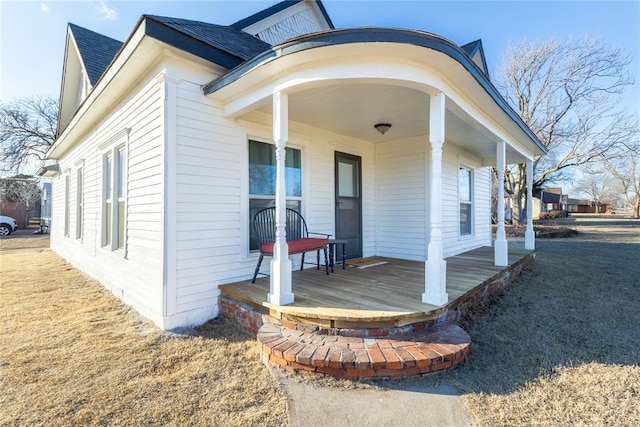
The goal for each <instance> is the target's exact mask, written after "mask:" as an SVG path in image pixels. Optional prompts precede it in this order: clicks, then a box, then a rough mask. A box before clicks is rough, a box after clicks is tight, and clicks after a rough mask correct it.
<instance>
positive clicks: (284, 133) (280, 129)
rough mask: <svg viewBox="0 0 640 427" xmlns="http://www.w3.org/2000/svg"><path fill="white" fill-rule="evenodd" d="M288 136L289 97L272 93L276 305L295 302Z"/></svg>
mask: <svg viewBox="0 0 640 427" xmlns="http://www.w3.org/2000/svg"><path fill="white" fill-rule="evenodd" d="M288 138H289V98H288V95H287V94H286V93H282V92H276V93H274V94H273V141H274V142H275V144H276V241H275V244H274V246H273V259H272V260H271V277H270V279H271V283H270V288H269V295H268V301H269V302H270V303H272V304H275V305H286V304H291V303H292V302H293V293H292V292H291V260H289V245H287V230H286V209H287V187H286V184H285V146H286V145H287V139H288Z"/></svg>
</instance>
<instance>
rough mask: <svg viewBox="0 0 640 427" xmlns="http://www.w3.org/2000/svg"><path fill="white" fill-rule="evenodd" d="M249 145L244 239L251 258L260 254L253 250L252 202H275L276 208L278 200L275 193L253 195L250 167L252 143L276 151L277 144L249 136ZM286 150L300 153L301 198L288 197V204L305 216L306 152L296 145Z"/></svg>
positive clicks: (247, 145)
mask: <svg viewBox="0 0 640 427" xmlns="http://www.w3.org/2000/svg"><path fill="white" fill-rule="evenodd" d="M246 141H247V144H246V150H247V151H246V156H245V159H246V165H247V167H246V177H247V178H246V179H247V181H246V182H247V185H246V195H247V197H246V200H247V202H246V203H247V219H248V223H247V224H248V227H247V228H246V237H245V238H244V241H245V245H246V248H247V251H246V254H247V255H249V256H251V255H253V254H257V253H259V249H258V248H254V249H252V248H251V239H252V235H253V230H252V227H253V225H252V218H251V212H252V208H251V201H252V200H273V201H274V206H275V200H276V196H275V191H274V194H273V195H272V196H270V195H264V194H256V195H253V194H252V193H251V176H250V167H251V161H250V156H251V143H252V142H256V143H260V144H267V145H269V146H270V147H271V148H272V149H274V150H275V144H274V143H273V141H269V140H266V139H265V138H260V137H255V136H253V135H247V139H246ZM286 150H287V151H288V150H296V151H298V152H299V153H300V195H299V196H286V197H285V200H286V203H287V204H288V203H289V202H297V203H298V206H299V212H300V213H301V214H302V215H304V213H303V212H304V211H303V209H304V193H305V189H304V169H305V168H304V165H305V161H304V150H303V148H302V147H300V146H298V145H294V144H287V146H286Z"/></svg>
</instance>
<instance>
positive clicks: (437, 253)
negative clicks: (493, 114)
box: [422, 92, 449, 306]
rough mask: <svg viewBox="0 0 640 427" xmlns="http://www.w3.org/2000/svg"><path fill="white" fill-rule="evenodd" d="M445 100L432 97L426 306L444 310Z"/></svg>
mask: <svg viewBox="0 0 640 427" xmlns="http://www.w3.org/2000/svg"><path fill="white" fill-rule="evenodd" d="M444 115H445V96H444V94H443V93H442V92H440V93H437V94H435V95H431V98H430V111H429V143H430V144H431V177H430V181H431V191H430V193H431V196H430V212H429V215H430V218H431V220H430V224H429V226H430V230H431V232H430V238H429V246H428V247H427V261H426V262H425V285H424V293H423V294H422V302H424V303H426V304H432V305H437V306H441V305H444V304H446V303H447V302H448V301H449V295H447V263H446V261H445V260H444V257H443V249H442V145H443V144H444Z"/></svg>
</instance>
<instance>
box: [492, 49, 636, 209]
mask: <svg viewBox="0 0 640 427" xmlns="http://www.w3.org/2000/svg"><path fill="white" fill-rule="evenodd" d="M630 62H631V60H630V57H629V56H628V55H626V54H624V52H623V51H622V50H620V49H619V48H614V47H610V46H608V45H606V44H605V43H604V41H603V40H600V39H589V38H582V39H579V40H566V41H564V42H556V41H553V40H552V41H547V42H537V43H527V42H521V43H519V44H517V45H514V46H510V47H509V49H508V50H507V52H506V54H505V57H504V60H503V64H502V67H501V68H500V69H499V71H498V73H497V74H498V79H499V83H498V85H499V86H500V87H501V88H502V91H503V94H504V95H505V97H506V99H507V100H508V102H509V103H510V104H511V105H512V106H513V107H514V109H515V110H516V111H517V112H518V113H519V114H520V116H521V117H522V119H523V121H524V122H525V123H526V124H527V125H528V126H529V127H530V128H531V130H533V132H534V133H535V134H536V136H537V137H538V139H539V140H540V141H541V142H542V144H544V146H546V147H547V148H548V149H549V154H548V155H547V156H543V157H541V158H539V159H537V160H536V161H535V162H534V182H533V189H532V191H533V192H534V194H535V193H537V191H538V190H539V189H541V188H543V187H544V186H545V184H547V183H551V182H562V181H566V180H568V179H569V178H570V176H571V170H572V168H575V167H577V166H581V165H585V164H589V163H591V162H594V161H598V160H600V159H602V158H606V157H608V156H609V154H610V153H612V152H615V150H616V149H617V148H618V147H619V146H620V145H621V144H623V143H624V142H625V141H627V140H628V138H629V132H630V131H631V130H633V129H637V126H638V124H637V119H636V118H635V117H634V116H632V115H628V114H626V113H625V112H623V111H621V110H619V109H618V108H617V107H618V100H617V98H618V95H620V94H621V93H622V92H623V91H624V89H625V88H626V87H627V86H628V85H630V84H632V83H633V78H632V77H631V75H630V74H629V72H628V70H627V68H628V66H629V64H630ZM525 177H526V166H525V165H512V166H510V167H509V168H508V170H507V171H506V173H505V187H506V189H507V190H508V191H509V192H511V193H512V194H514V197H515V200H516V202H517V204H518V212H516V214H517V216H518V218H519V219H520V220H521V221H522V219H524V217H525V216H524V208H525V206H524V203H523V201H524V199H525V197H524V196H525V194H526V182H525Z"/></svg>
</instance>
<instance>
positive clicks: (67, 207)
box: [64, 169, 71, 237]
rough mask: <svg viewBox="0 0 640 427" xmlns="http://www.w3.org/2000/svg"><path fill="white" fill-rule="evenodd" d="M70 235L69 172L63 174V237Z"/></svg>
mask: <svg viewBox="0 0 640 427" xmlns="http://www.w3.org/2000/svg"><path fill="white" fill-rule="evenodd" d="M70 235H71V172H70V171H69V170H68V169H67V170H66V171H65V174H64V236H65V237H70Z"/></svg>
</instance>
